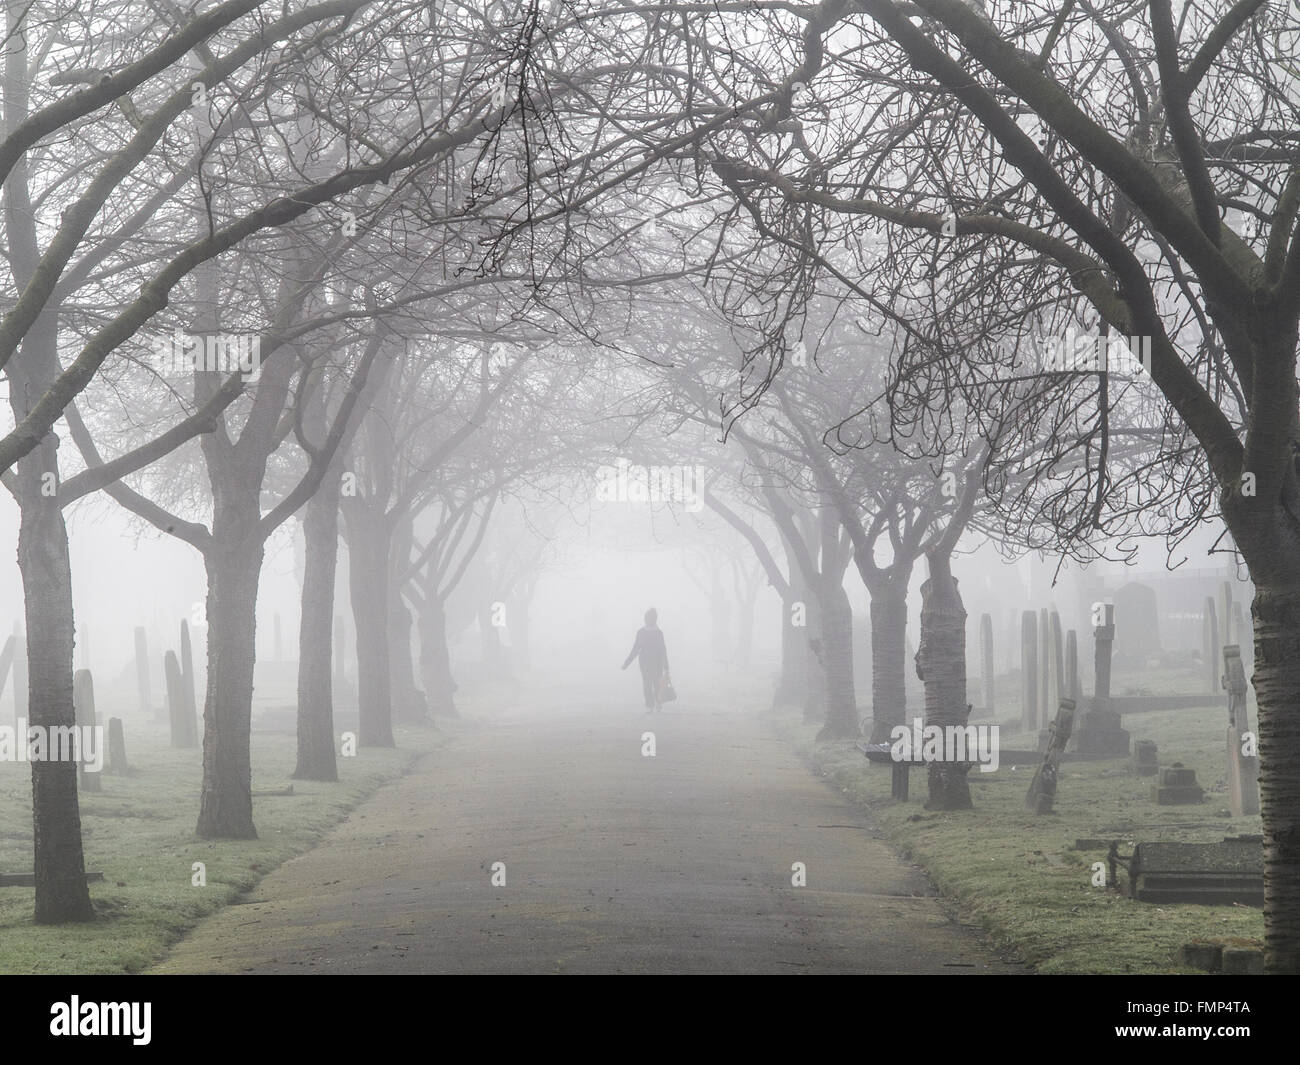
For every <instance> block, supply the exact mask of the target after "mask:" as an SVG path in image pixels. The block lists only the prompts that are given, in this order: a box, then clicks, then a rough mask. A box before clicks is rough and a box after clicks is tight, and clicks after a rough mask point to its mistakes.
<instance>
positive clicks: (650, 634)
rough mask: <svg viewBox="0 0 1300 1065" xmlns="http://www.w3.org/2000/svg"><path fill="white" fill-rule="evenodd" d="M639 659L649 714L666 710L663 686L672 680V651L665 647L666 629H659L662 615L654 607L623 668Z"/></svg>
mask: <svg viewBox="0 0 1300 1065" xmlns="http://www.w3.org/2000/svg"><path fill="white" fill-rule="evenodd" d="M634 658H635V659H638V665H640V667H641V688H642V691H643V694H644V695H645V708H646V712H647V713H651V712H653V711H655V710H662V709H663V700H662V698H661V695H662V693H663V684H664V683H665V682H666V681H667V680H668V648H667V647H666V646H665V645H664V634H663V630H661V629H660V628H659V612H658V611H657V610H655V608H654V607H651V608H650V609H649V610H647V611H646V612H645V627H644V628H642V629H639V630H638V631H637V634H636V639H635V640H634V641H633V643H632V650H631V651H630V652H629V653H628V656H627V660H626V661H625V662H624V663H623V668H624V669H627V667H628V666H630V665H631V664H632V659H634Z"/></svg>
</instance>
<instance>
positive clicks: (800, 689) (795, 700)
mask: <svg viewBox="0 0 1300 1065" xmlns="http://www.w3.org/2000/svg"><path fill="white" fill-rule="evenodd" d="M793 606H794V599H793V598H786V599H783V600H782V601H781V676H780V678H779V679H778V681H777V685H776V693H775V694H774V695H773V697H772V706H773V708H776V707H778V706H798V705H799V704H801V703H802V702H803V699H804V695H805V689H806V684H807V675H808V657H807V652H806V650H805V645H806V643H807V640H806V638H805V637H804V635H803V634H804V631H805V630H803V629H800V628H796V627H795V626H794V624H793V623H792V620H791V619H792V614H793Z"/></svg>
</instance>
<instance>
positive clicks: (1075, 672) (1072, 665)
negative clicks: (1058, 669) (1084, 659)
mask: <svg viewBox="0 0 1300 1065" xmlns="http://www.w3.org/2000/svg"><path fill="white" fill-rule="evenodd" d="M1063 694H1064V696H1065V698H1067V699H1073V700H1074V701H1075V702H1076V703H1077V702H1078V701H1079V695H1080V692H1079V637H1078V635H1077V634H1076V633H1075V631H1074V630H1073V629H1071V630H1070V631H1069V632H1067V633H1066V634H1065V691H1064V693H1063Z"/></svg>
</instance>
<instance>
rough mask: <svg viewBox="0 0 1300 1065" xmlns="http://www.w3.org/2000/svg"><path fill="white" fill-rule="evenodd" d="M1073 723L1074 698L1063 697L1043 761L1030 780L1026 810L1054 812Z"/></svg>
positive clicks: (1038, 812) (1026, 797)
mask: <svg viewBox="0 0 1300 1065" xmlns="http://www.w3.org/2000/svg"><path fill="white" fill-rule="evenodd" d="M1073 725H1074V700H1073V699H1062V700H1061V706H1060V709H1058V710H1057V711H1056V720H1055V721H1053V722H1052V727H1051V729H1050V732H1051V735H1050V737H1049V739H1048V742H1047V750H1046V752H1045V753H1044V755H1043V763H1042V765H1040V766H1039V767H1038V771H1037V772H1036V773H1035V774H1034V778H1033V780H1031V781H1030V782H1029V791H1028V792H1027V793H1026V794H1025V809H1026V810H1031V811H1033V812H1034V813H1037V814H1050V813H1051V812H1052V803H1053V802H1054V801H1055V799H1056V782H1057V780H1058V779H1059V778H1060V773H1061V755H1063V754H1064V753H1065V745H1066V744H1067V743H1069V742H1070V729H1071V728H1072V727H1073Z"/></svg>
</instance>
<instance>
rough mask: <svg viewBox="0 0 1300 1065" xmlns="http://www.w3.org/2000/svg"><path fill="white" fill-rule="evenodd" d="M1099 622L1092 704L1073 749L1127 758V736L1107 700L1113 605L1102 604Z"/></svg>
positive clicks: (1084, 752) (1099, 755) (1109, 756)
mask: <svg viewBox="0 0 1300 1065" xmlns="http://www.w3.org/2000/svg"><path fill="white" fill-rule="evenodd" d="M1102 608H1103V614H1102V621H1103V622H1104V624H1101V625H1098V626H1096V627H1095V628H1094V629H1093V637H1094V639H1095V641H1096V647H1095V651H1094V659H1093V661H1094V667H1095V676H1096V681H1095V685H1094V690H1093V696H1092V706H1091V708H1090V709H1089V710H1088V712H1087V713H1086V714H1084V715H1083V720H1082V722H1080V725H1079V731H1078V735H1077V736H1076V738H1075V741H1074V749H1075V751H1077V752H1078V753H1079V754H1090V755H1096V756H1098V757H1103V758H1126V757H1128V749H1129V742H1128V741H1129V735H1128V732H1127V731H1126V730H1125V729H1123V728H1122V727H1121V726H1120V716H1119V713H1118V712H1117V711H1116V710H1115V709H1114V708H1113V707H1112V706H1111V702H1110V661H1111V651H1112V649H1113V647H1114V644H1115V615H1116V609H1115V606H1114V605H1113V604H1111V603H1105V604H1102Z"/></svg>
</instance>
